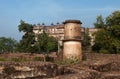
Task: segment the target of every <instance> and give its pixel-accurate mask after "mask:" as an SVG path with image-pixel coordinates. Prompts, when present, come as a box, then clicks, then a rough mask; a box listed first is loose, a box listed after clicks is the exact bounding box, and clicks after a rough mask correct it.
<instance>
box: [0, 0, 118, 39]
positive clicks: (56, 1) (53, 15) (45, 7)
mask: <svg viewBox="0 0 120 79" xmlns="http://www.w3.org/2000/svg"><path fill="white" fill-rule="evenodd" d="M115 10H120V0H0V37H2V36H4V37H12V38H14V39H16V40H20V39H21V36H22V33H20V32H19V31H18V25H19V22H20V20H21V19H22V20H24V21H25V22H27V23H30V24H38V23H42V22H44V23H45V24H46V25H50V24H51V22H53V23H56V22H60V23H62V22H63V21H64V20H67V19H78V20H81V22H82V23H83V24H82V26H83V27H93V23H94V22H95V21H96V16H98V15H102V16H103V17H106V16H108V15H110V14H111V13H112V12H113V11H115Z"/></svg>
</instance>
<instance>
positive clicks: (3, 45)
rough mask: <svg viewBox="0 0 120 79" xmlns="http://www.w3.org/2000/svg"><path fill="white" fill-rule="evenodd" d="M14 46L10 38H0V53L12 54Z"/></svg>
mask: <svg viewBox="0 0 120 79" xmlns="http://www.w3.org/2000/svg"><path fill="white" fill-rule="evenodd" d="M16 44H17V41H16V40H14V39H12V38H6V37H0V52H14V50H15V47H16Z"/></svg>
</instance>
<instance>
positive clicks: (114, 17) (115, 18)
mask: <svg viewBox="0 0 120 79" xmlns="http://www.w3.org/2000/svg"><path fill="white" fill-rule="evenodd" d="M106 24H107V25H108V26H113V25H120V11H115V12H113V13H112V14H111V15H109V16H108V17H107V18H106Z"/></svg>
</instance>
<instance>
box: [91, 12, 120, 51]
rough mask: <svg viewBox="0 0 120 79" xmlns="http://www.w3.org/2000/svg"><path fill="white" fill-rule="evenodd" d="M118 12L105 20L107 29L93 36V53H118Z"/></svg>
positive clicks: (119, 25)
mask: <svg viewBox="0 0 120 79" xmlns="http://www.w3.org/2000/svg"><path fill="white" fill-rule="evenodd" d="M119 23H120V11H115V12H113V13H112V14H111V15H109V16H108V17H107V18H106V25H107V26H108V28H106V29H104V28H103V29H101V30H100V31H98V32H97V33H96V34H95V44H94V46H93V47H92V48H93V50H94V51H97V52H102V53H120V24H119Z"/></svg>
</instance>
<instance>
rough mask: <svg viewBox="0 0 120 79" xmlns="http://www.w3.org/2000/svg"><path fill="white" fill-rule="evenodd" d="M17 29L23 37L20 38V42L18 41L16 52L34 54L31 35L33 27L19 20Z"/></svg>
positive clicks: (32, 36)
mask: <svg viewBox="0 0 120 79" xmlns="http://www.w3.org/2000/svg"><path fill="white" fill-rule="evenodd" d="M18 29H19V31H20V32H21V31H22V32H24V35H23V37H22V40H20V42H19V44H18V48H17V51H19V52H31V53H33V52H35V51H34V46H33V44H34V42H35V34H34V33H33V26H32V25H31V24H28V23H25V22H24V21H22V20H21V21H20V25H19V26H18Z"/></svg>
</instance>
